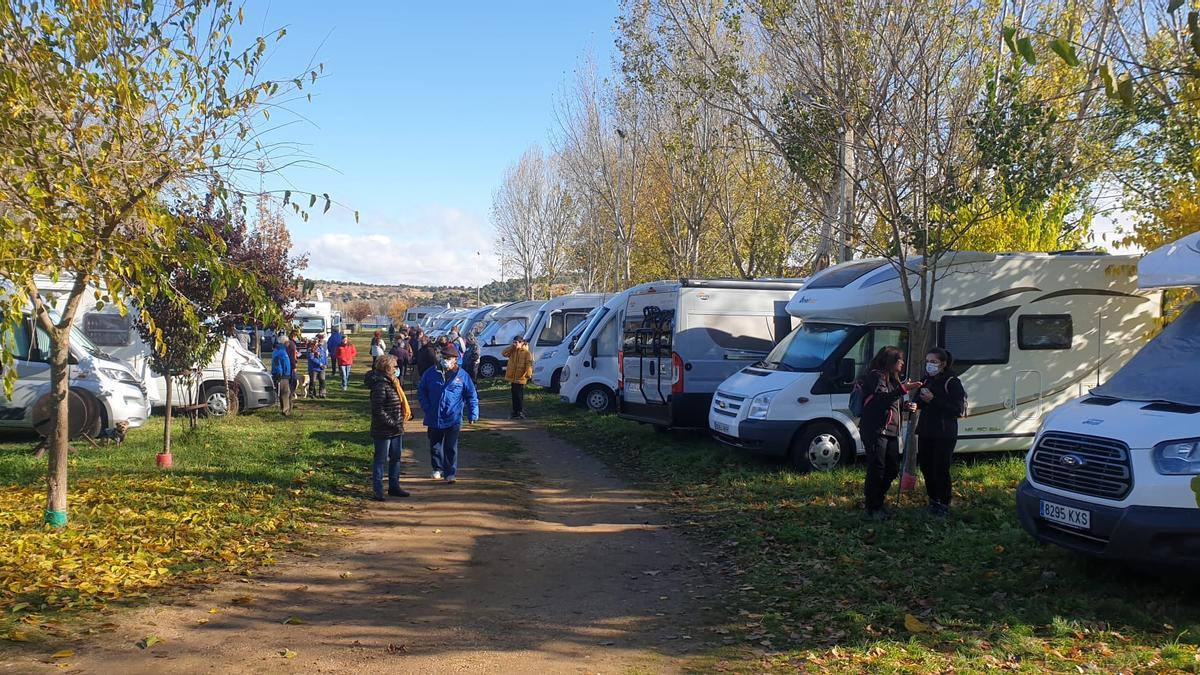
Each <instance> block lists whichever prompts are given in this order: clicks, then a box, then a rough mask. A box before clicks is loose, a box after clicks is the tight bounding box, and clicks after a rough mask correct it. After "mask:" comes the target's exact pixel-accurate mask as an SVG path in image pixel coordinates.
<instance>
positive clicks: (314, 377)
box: [308, 334, 333, 398]
mask: <svg viewBox="0 0 1200 675" xmlns="http://www.w3.org/2000/svg"><path fill="white" fill-rule="evenodd" d="M324 337H325V336H323V335H320V334H318V335H317V337H316V339H315V340H313V342H312V345H311V346H309V348H308V395H309V396H314V397H315V396H319V397H320V398H325V368H326V366H328V365H329V351H328V350H327V349H326V348H325V342H324V340H323V339H322V338H324ZM329 339H330V340H332V339H333V338H332V337H330V338H329Z"/></svg>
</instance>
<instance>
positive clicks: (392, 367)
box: [365, 355, 412, 502]
mask: <svg viewBox="0 0 1200 675" xmlns="http://www.w3.org/2000/svg"><path fill="white" fill-rule="evenodd" d="M365 384H366V385H367V388H368V389H370V391H371V440H372V441H374V443H375V458H374V461H373V462H372V464H371V487H372V488H373V489H374V493H375V501H379V502H381V501H383V475H384V470H385V469H386V471H387V479H388V490H387V493H388V494H389V495H391V496H393V497H407V496H408V492H407V491H406V490H404V489H402V488H401V487H400V453H401V452H402V450H403V446H404V422H405V421H406V420H410V419H412V408H410V407H409V405H408V397H407V396H405V395H404V387H403V386H402V385H401V384H400V379H399V368H397V367H396V359H395V358H394V357H392V356H388V355H384V356H380V357H379V358H377V359H375V365H374V367H373V368H372V369H371V371H370V372H369V373H367V376H366V378H365Z"/></svg>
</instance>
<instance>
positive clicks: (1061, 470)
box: [1029, 431, 1133, 499]
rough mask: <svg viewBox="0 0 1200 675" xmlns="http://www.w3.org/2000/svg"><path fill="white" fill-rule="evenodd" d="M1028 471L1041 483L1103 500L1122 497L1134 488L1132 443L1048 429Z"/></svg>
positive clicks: (1035, 450)
mask: <svg viewBox="0 0 1200 675" xmlns="http://www.w3.org/2000/svg"><path fill="white" fill-rule="evenodd" d="M1064 458H1067V459H1064ZM1029 470H1030V474H1031V475H1032V477H1033V479H1034V480H1035V481H1037V482H1038V483H1041V484H1042V485H1046V486H1049V487H1055V488H1059V489H1060V490H1067V491H1069V492H1075V493H1078V494H1082V495H1090V496H1092V497H1102V498H1104V499H1123V498H1124V497H1125V495H1127V494H1129V490H1130V488H1132V487H1133V471H1132V469H1131V468H1130V464H1129V446H1127V445H1125V444H1124V443H1122V442H1121V441H1118V440H1113V439H1111V438H1098V437H1096V436H1084V435H1082V434H1068V433H1062V432H1058V431H1048V432H1046V433H1045V434H1043V435H1042V438H1041V440H1040V441H1039V442H1038V445H1037V448H1035V449H1034V451H1033V458H1032V459H1031V460H1030V462H1029Z"/></svg>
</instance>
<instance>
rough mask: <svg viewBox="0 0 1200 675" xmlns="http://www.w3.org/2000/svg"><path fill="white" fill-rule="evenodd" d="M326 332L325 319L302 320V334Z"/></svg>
mask: <svg viewBox="0 0 1200 675" xmlns="http://www.w3.org/2000/svg"><path fill="white" fill-rule="evenodd" d="M324 330H325V319H322V318H320V317H312V318H310V319H301V320H300V332H301V333H320V332H322V331H324Z"/></svg>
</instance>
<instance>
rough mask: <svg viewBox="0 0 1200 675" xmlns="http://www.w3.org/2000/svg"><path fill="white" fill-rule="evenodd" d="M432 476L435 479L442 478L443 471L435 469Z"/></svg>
mask: <svg viewBox="0 0 1200 675" xmlns="http://www.w3.org/2000/svg"><path fill="white" fill-rule="evenodd" d="M432 478H433V479H434V480H441V479H442V472H441V471H434V472H433V476H432Z"/></svg>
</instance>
